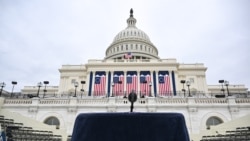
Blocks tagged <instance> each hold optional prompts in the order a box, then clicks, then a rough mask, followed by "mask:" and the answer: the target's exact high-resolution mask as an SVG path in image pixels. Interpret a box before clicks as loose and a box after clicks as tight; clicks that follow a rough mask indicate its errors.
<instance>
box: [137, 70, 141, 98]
mask: <svg viewBox="0 0 250 141" xmlns="http://www.w3.org/2000/svg"><path fill="white" fill-rule="evenodd" d="M137 88H138V89H137V97H138V98H139V97H140V91H141V88H140V71H137Z"/></svg>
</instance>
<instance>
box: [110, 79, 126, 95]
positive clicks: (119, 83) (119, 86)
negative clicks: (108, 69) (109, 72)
mask: <svg viewBox="0 0 250 141" xmlns="http://www.w3.org/2000/svg"><path fill="white" fill-rule="evenodd" d="M123 82H124V76H123V75H122V74H121V75H114V77H113V83H114V85H113V93H114V95H115V96H123V92H124V83H123Z"/></svg>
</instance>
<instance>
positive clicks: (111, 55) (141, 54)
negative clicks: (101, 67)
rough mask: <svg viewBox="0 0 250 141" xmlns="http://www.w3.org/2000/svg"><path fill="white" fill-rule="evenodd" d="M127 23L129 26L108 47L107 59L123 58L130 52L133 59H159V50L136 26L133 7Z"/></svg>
mask: <svg viewBox="0 0 250 141" xmlns="http://www.w3.org/2000/svg"><path fill="white" fill-rule="evenodd" d="M127 24H128V26H127V28H126V29H124V30H122V31H120V32H119V33H118V34H117V35H116V36H115V38H114V40H113V42H112V43H111V45H110V46H109V47H108V48H107V50H106V57H105V59H123V58H124V55H125V54H128V53H129V54H131V59H159V57H158V50H157V48H156V47H155V46H154V45H153V43H152V42H151V41H150V39H149V37H148V35H147V34H146V33H145V32H144V31H142V30H140V29H138V28H137V27H136V26H135V25H136V19H135V18H134V16H133V9H131V10H130V17H129V18H128V19H127Z"/></svg>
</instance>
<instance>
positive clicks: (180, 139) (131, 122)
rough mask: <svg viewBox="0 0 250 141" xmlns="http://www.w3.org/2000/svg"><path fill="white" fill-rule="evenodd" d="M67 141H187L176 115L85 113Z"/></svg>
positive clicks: (186, 134) (182, 118)
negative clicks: (69, 140)
mask: <svg viewBox="0 0 250 141" xmlns="http://www.w3.org/2000/svg"><path fill="white" fill-rule="evenodd" d="M71 141H189V135H188V131H187V128H186V123H185V119H184V116H183V115H182V114H180V113H85V114H79V115H78V116H77V118H76V120H75V124H74V129H73V134H72V139H71Z"/></svg>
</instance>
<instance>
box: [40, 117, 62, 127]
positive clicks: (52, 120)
mask: <svg viewBox="0 0 250 141" xmlns="http://www.w3.org/2000/svg"><path fill="white" fill-rule="evenodd" d="M44 123H45V124H48V125H56V128H57V129H59V126H60V122H59V120H58V119H57V118H56V117H49V118H47V119H46V120H45V121H44Z"/></svg>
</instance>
